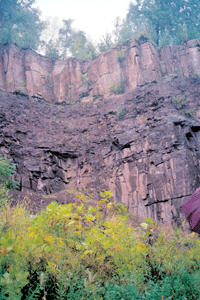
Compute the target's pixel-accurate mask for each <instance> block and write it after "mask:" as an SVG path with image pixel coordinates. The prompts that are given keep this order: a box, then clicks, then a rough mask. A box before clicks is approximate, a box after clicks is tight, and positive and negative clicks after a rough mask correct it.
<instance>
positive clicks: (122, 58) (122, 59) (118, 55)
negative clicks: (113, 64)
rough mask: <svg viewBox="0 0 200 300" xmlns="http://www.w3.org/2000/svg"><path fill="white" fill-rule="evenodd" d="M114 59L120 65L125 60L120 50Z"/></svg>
mask: <svg viewBox="0 0 200 300" xmlns="http://www.w3.org/2000/svg"><path fill="white" fill-rule="evenodd" d="M116 58H117V60H118V62H119V63H122V62H123V61H124V59H125V54H124V51H123V50H121V51H119V52H117V55H116Z"/></svg>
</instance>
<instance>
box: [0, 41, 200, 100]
mask: <svg viewBox="0 0 200 300" xmlns="http://www.w3.org/2000/svg"><path fill="white" fill-rule="evenodd" d="M199 49H200V43H199V41H198V40H192V41H186V42H184V43H182V44H181V45H180V46H171V47H170V46H165V47H163V48H162V49H161V50H158V49H157V48H156V47H155V46H154V45H153V44H152V43H151V42H146V41H142V40H132V41H131V42H130V43H129V45H128V46H123V47H121V48H114V49H111V50H109V51H107V52H105V53H103V54H101V55H99V56H98V57H96V58H95V59H93V60H84V61H81V60H78V59H76V58H69V59H68V60H66V61H58V60H52V59H50V58H47V57H44V56H41V55H39V54H37V53H36V52H34V51H32V50H30V49H24V50H23V49H21V48H19V47H17V46H15V45H6V46H4V45H1V47H0V70H1V72H0V88H1V90H2V91H7V92H10V93H19V92H20V93H22V94H25V95H28V96H31V97H37V98H41V99H45V100H46V101H49V102H53V103H57V102H58V103H61V102H65V103H72V102H77V101H81V102H88V101H92V100H94V99H97V98H100V97H104V98H106V97H108V96H109V95H110V92H111V90H112V89H113V90H114V91H117V90H118V91H119V92H128V91H131V90H132V89H134V88H136V87H139V86H144V85H145V84H148V83H151V82H160V81H161V80H162V79H163V77H165V76H175V75H178V76H179V77H184V76H185V77H188V76H190V75H192V74H193V75H194V74H200V51H199Z"/></svg>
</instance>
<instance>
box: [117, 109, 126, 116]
mask: <svg viewBox="0 0 200 300" xmlns="http://www.w3.org/2000/svg"><path fill="white" fill-rule="evenodd" d="M125 114H126V107H125V106H123V107H122V108H120V109H119V110H118V111H117V115H118V118H119V119H122V118H123V116H125Z"/></svg>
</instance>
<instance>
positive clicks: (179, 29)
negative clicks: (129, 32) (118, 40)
mask: <svg viewBox="0 0 200 300" xmlns="http://www.w3.org/2000/svg"><path fill="white" fill-rule="evenodd" d="M126 21H127V23H128V24H129V25H131V26H132V28H133V29H134V30H135V31H136V32H139V31H140V32H141V31H143V32H144V33H147V34H148V35H149V36H150V38H151V39H153V41H154V42H155V43H156V44H157V45H158V46H161V45H163V44H177V43H180V42H181V41H182V40H183V39H185V38H189V39H193V38H198V37H199V36H200V28H199V27H200V26H199V25H200V24H199V23H200V5H199V0H173V1H171V0H170V1H166V0H136V1H135V3H130V5H129V10H128V14H127V18H126Z"/></svg>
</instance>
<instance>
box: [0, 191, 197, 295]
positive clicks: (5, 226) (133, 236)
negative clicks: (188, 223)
mask: <svg viewBox="0 0 200 300" xmlns="http://www.w3.org/2000/svg"><path fill="white" fill-rule="evenodd" d="M111 196H112V194H111V192H109V191H105V192H104V193H101V198H102V199H101V200H100V201H99V202H97V204H96V206H95V205H94V206H90V205H89V203H90V202H91V196H90V195H88V196H86V195H83V194H81V193H77V194H76V198H77V201H76V203H74V204H64V205H58V204H57V203H56V202H52V203H51V204H49V205H48V206H47V208H46V210H42V211H41V212H40V213H37V214H36V215H35V216H34V217H30V212H29V211H27V210H26V209H25V206H23V205H17V206H16V207H11V206H9V205H6V206H5V207H4V208H3V209H2V211H0V299H17V300H18V299H22V300H28V299H38V300H39V299H42V297H44V299H47V300H48V299H68V300H69V299H73V300H75V299H81V298H82V299H107V300H108V299H109V300H112V299H113V300H115V299H122V298H123V299H124V300H125V299H127V300H128V299H136V300H137V299H138V300H139V299H144V300H147V299H148V300H149V299H155V300H160V299H177V300H178V299H184V297H187V299H191V300H192V299H198V296H199V295H200V290H199V285H198V280H199V274H200V241H199V240H198V238H197V236H196V235H195V234H191V235H184V234H183V233H182V231H181V230H180V228H179V229H177V230H176V231H173V232H172V234H171V236H170V238H169V237H167V235H166V232H167V233H168V231H166V232H165V231H163V228H164V227H162V228H161V229H159V227H158V226H157V224H156V222H153V221H152V220H151V219H150V218H146V219H145V220H144V222H143V223H141V228H138V229H134V228H133V227H132V226H131V225H130V224H129V223H128V217H129V215H128V213H127V209H126V208H125V206H123V205H122V204H115V203H113V202H109V200H110V198H111ZM182 226H184V224H182ZM167 297H168V298H167Z"/></svg>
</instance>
